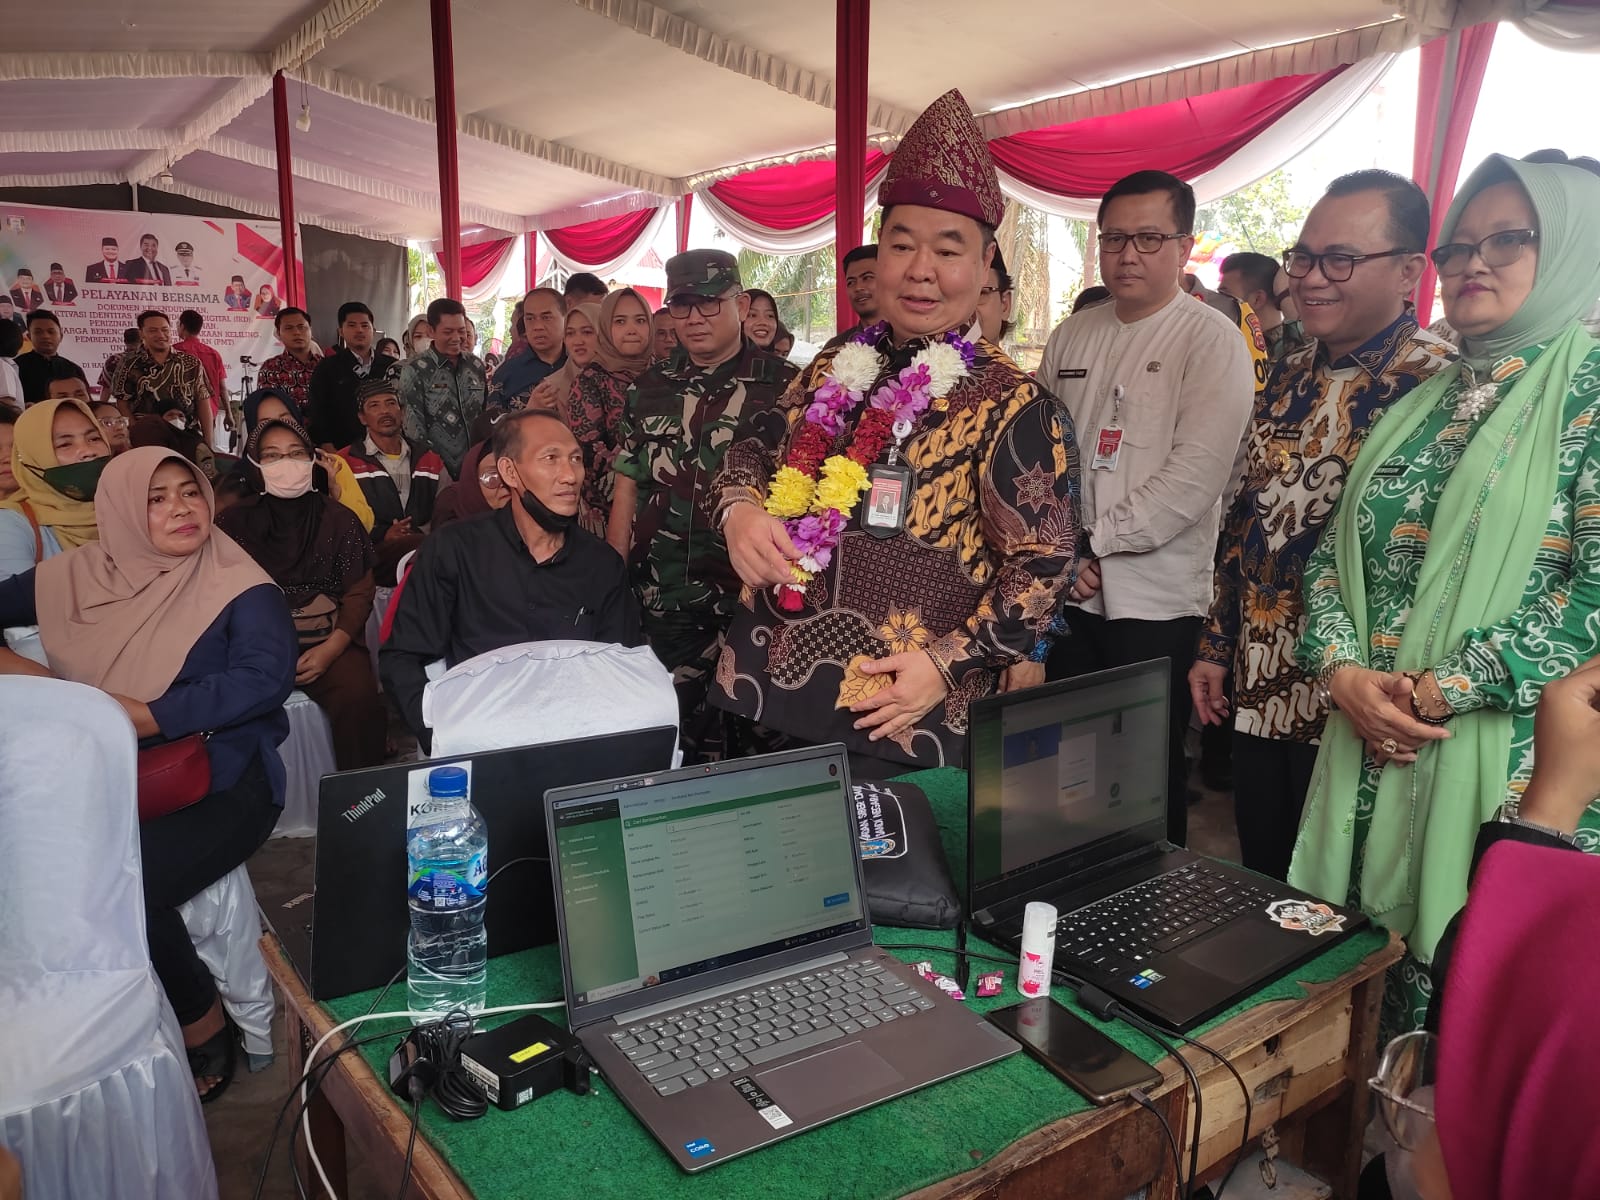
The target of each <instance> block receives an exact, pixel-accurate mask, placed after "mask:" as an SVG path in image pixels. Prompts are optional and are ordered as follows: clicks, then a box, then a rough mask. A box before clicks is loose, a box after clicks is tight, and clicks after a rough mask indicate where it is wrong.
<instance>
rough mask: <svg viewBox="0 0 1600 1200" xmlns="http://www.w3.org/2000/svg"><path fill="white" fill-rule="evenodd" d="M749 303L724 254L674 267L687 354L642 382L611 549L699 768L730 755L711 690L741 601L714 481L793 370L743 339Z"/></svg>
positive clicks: (621, 441)
mask: <svg viewBox="0 0 1600 1200" xmlns="http://www.w3.org/2000/svg"><path fill="white" fill-rule="evenodd" d="M749 305H750V301H749V298H748V297H747V296H746V295H745V293H744V291H743V287H742V284H741V282H740V279H739V266H738V263H737V262H736V261H735V259H734V257H733V256H732V255H731V254H727V253H725V252H723V251H720V250H691V251H689V252H688V253H686V254H679V255H676V256H674V257H673V258H672V259H670V260H669V261H668V262H667V307H668V310H669V313H670V315H671V318H672V321H673V324H674V325H675V326H676V327H677V331H678V343H679V348H678V350H677V351H675V352H674V353H673V355H672V357H671V358H669V359H666V360H664V361H662V362H658V363H656V364H654V365H653V366H651V367H650V368H649V369H648V370H646V371H645V372H644V373H643V374H642V375H640V376H639V377H638V379H636V380H635V381H634V384H633V387H632V388H631V389H630V390H629V392H628V403H627V408H626V411H625V412H624V413H623V416H622V421H621V423H620V425H619V427H618V431H617V441H618V451H617V459H616V463H615V471H616V496H615V499H614V500H613V501H612V508H611V514H612V515H611V524H610V527H609V529H608V531H607V537H608V540H609V541H610V542H611V544H612V546H614V547H615V548H616V549H617V551H618V553H620V554H621V555H622V556H623V558H624V559H626V560H627V563H628V567H629V571H630V574H631V576H632V579H633V585H634V589H635V591H636V592H637V593H638V596H639V603H640V608H641V610H642V612H641V615H642V617H643V627H644V633H645V637H646V639H647V640H648V641H649V643H650V647H651V649H653V650H654V651H655V653H656V656H657V657H658V658H660V659H661V661H662V663H663V664H664V665H665V666H666V667H667V669H668V670H669V671H671V672H672V675H673V681H674V683H675V684H676V685H677V688H678V702H679V706H680V709H681V711H682V718H683V720H682V737H683V741H684V745H685V751H686V753H687V754H688V755H689V756H690V757H691V758H700V759H702V760H703V759H705V758H708V757H716V756H718V755H719V754H721V753H722V750H723V731H722V723H723V722H722V717H721V715H720V714H719V713H717V712H716V711H715V710H711V711H710V712H709V713H708V712H707V710H706V706H705V694H706V688H707V686H708V685H709V681H710V675H711V672H712V671H713V670H714V669H715V667H716V662H717V656H718V654H719V653H720V652H721V649H722V641H723V636H724V635H725V634H726V632H727V629H728V624H729V622H730V621H731V620H732V619H733V610H734V607H735V605H736V604H737V603H738V599H739V588H740V583H739V577H738V576H737V575H736V574H734V571H733V568H732V567H731V566H730V565H729V563H728V548H727V545H726V543H724V542H723V540H722V534H721V533H720V532H719V531H718V530H717V528H716V526H715V525H714V524H713V522H712V512H713V509H714V508H715V507H716V496H715V494H714V493H713V492H712V490H711V481H712V479H714V478H715V477H716V475H717V472H718V471H719V470H721V468H722V457H723V455H724V454H725V453H726V452H727V449H728V446H729V444H730V443H731V442H732V441H733V436H734V431H735V430H736V429H737V428H739V427H740V425H742V424H743V423H744V422H745V421H746V420H748V419H749V418H750V417H751V416H752V415H753V414H756V413H760V412H765V411H766V410H768V409H770V408H771V407H772V406H773V405H774V404H775V403H776V402H777V399H778V397H779V396H781V395H782V394H783V392H784V389H785V388H786V387H787V386H788V384H789V381H790V380H791V379H793V378H794V375H795V371H794V368H793V367H791V366H789V365H788V364H787V363H786V362H784V361H783V360H782V359H780V358H778V357H777V356H776V355H773V354H769V353H767V352H766V351H764V350H760V349H758V348H757V347H756V346H755V344H754V343H753V342H751V341H749V340H748V339H747V338H745V336H744V332H743V323H744V317H745V314H746V312H747V311H748V309H749Z"/></svg>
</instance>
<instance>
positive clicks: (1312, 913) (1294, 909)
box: [1267, 900, 1344, 937]
mask: <svg viewBox="0 0 1600 1200" xmlns="http://www.w3.org/2000/svg"><path fill="white" fill-rule="evenodd" d="M1267 917H1268V918H1269V919H1270V920H1271V921H1272V922H1273V924H1275V925H1277V926H1278V927H1279V928H1280V929H1287V930H1288V931H1289V932H1290V933H1309V934H1310V935H1311V936H1312V937H1321V936H1322V935H1323V934H1325V933H1338V932H1339V931H1340V930H1342V929H1343V928H1344V917H1343V916H1341V915H1340V914H1339V913H1336V912H1334V911H1333V909H1331V908H1330V907H1328V906H1327V905H1326V904H1322V903H1318V902H1314V901H1311V900H1274V901H1273V902H1272V903H1271V904H1269V905H1267Z"/></svg>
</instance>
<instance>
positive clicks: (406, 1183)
mask: <svg viewBox="0 0 1600 1200" xmlns="http://www.w3.org/2000/svg"><path fill="white" fill-rule="evenodd" d="M421 1116H422V1096H421V1095H420V1094H418V1095H415V1096H413V1097H412V1098H411V1136H410V1137H409V1138H407V1139H406V1165H405V1169H404V1170H403V1171H402V1172H401V1173H400V1191H399V1192H398V1193H397V1195H398V1196H399V1200H406V1192H408V1191H409V1190H410V1189H411V1156H412V1155H413V1154H415V1153H416V1149H417V1122H418V1119H419V1118H420V1117H421Z"/></svg>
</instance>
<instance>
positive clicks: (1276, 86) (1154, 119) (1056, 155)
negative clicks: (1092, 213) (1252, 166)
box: [989, 66, 1346, 197]
mask: <svg viewBox="0 0 1600 1200" xmlns="http://www.w3.org/2000/svg"><path fill="white" fill-rule="evenodd" d="M1345 70H1346V68H1345V67H1342V66H1341V67H1336V68H1334V69H1333V70H1331V71H1323V72H1321V73H1320V74H1316V75H1289V76H1285V77H1284V78H1282V79H1270V80H1267V81H1266V82H1264V83H1247V84H1244V85H1242V86H1240V87H1233V88H1225V89H1224V90H1222V91H1220V92H1210V93H1208V94H1206V95H1204V96H1190V97H1188V98H1187V99H1184V100H1174V101H1171V102H1169V103H1167V104H1154V105H1151V106H1149V107H1148V108H1137V109H1134V110H1132V111H1131V112H1124V113H1117V114H1115V115H1114V116H1109V117H1093V118H1091V119H1089V120H1087V121H1073V122H1071V123H1070V124H1067V125H1056V126H1053V127H1051V128H1049V129H1036V130H1033V131H1032V132H1030V133H1017V134H1011V135H1009V136H1007V137H1000V138H995V139H994V140H993V141H991V142H990V143H989V152H990V153H991V154H992V155H993V156H994V161H995V165H996V166H997V167H999V168H1000V169H1001V170H1002V171H1004V172H1006V173H1007V174H1009V175H1012V176H1015V177H1016V178H1017V179H1019V180H1021V181H1022V182H1023V183H1026V184H1028V185H1029V186H1031V187H1036V188H1039V189H1041V190H1043V191H1047V192H1052V193H1054V194H1056V195H1058V196H1078V197H1095V196H1100V195H1102V194H1103V193H1104V192H1105V191H1106V189H1107V188H1109V187H1110V186H1111V185H1112V184H1113V183H1115V182H1116V181H1117V180H1119V179H1121V178H1122V177H1123V176H1124V175H1128V174H1131V173H1132V172H1134V171H1140V170H1145V169H1148V168H1154V169H1157V170H1162V171H1170V172H1171V173H1172V174H1174V175H1176V176H1178V177H1179V178H1180V179H1191V178H1193V177H1194V176H1196V175H1199V174H1200V173H1201V172H1203V171H1209V170H1210V169H1211V168H1213V167H1215V166H1216V165H1217V164H1218V163H1220V162H1222V161H1223V160H1224V159H1226V158H1228V157H1229V156H1230V155H1232V154H1234V153H1235V152H1237V151H1238V150H1239V149H1240V148H1241V147H1242V146H1244V145H1245V144H1246V143H1248V142H1250V141H1251V140H1252V139H1254V138H1256V137H1258V136H1259V135H1260V134H1261V133H1262V132H1263V131H1264V130H1266V129H1267V128H1268V127H1269V126H1271V125H1272V124H1273V123H1274V122H1276V121H1277V120H1279V119H1280V118H1281V117H1283V116H1284V115H1285V114H1286V113H1288V112H1289V111H1290V110H1292V109H1293V108H1295V106H1297V105H1299V104H1301V103H1302V102H1304V101H1305V99H1306V98H1307V97H1308V96H1310V95H1311V94H1312V93H1314V92H1316V91H1317V90H1318V89H1319V88H1321V87H1323V86H1325V85H1326V84H1328V83H1329V82H1330V81H1332V80H1333V79H1334V78H1336V77H1337V76H1338V75H1340V74H1341V73H1342V72H1344V71H1345Z"/></svg>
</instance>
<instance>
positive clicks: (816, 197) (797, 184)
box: [711, 148, 889, 232]
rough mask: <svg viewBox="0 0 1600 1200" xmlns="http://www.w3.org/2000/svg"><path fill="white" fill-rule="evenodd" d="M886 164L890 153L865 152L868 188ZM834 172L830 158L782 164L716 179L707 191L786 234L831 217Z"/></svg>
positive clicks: (834, 180)
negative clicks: (709, 190)
mask: <svg viewBox="0 0 1600 1200" xmlns="http://www.w3.org/2000/svg"><path fill="white" fill-rule="evenodd" d="M888 165H889V156H888V155H887V154H885V153H883V151H881V150H878V149H876V148H872V149H869V150H868V151H867V157H866V180H867V184H868V186H870V185H871V183H872V181H873V180H874V179H876V178H877V177H878V176H879V175H881V174H882V173H883V170H884V168H885V167H887V166H888ZM836 176H837V172H836V170H835V168H834V164H833V161H832V160H831V159H817V160H815V161H812V162H798V163H784V164H781V165H779V166H776V167H761V168H759V169H757V170H754V171H746V172H745V173H744V174H742V175H734V176H732V177H730V178H728V179H719V180H718V181H717V182H716V183H713V184H712V185H711V192H712V194H713V195H715V196H716V198H717V199H718V200H720V201H721V202H722V203H723V204H726V205H727V206H728V207H729V208H731V209H733V211H734V212H736V213H738V214H739V215H740V216H742V217H745V218H747V219H748V220H751V221H754V222H756V223H758V224H760V225H765V226H766V227H767V228H768V229H776V230H781V231H785V232H786V231H788V230H791V229H800V228H802V227H804V226H806V225H812V224H815V223H816V222H817V221H820V220H822V219H823V218H824V217H829V216H832V215H833V206H834V200H835V187H836Z"/></svg>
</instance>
